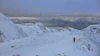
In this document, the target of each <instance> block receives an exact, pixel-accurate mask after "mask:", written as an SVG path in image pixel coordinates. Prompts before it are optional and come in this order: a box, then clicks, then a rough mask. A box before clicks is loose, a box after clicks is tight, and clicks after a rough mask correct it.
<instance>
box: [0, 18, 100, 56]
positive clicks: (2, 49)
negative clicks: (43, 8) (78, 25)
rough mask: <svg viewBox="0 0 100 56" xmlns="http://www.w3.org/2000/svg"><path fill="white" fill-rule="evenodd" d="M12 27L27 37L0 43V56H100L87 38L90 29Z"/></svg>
mask: <svg viewBox="0 0 100 56" xmlns="http://www.w3.org/2000/svg"><path fill="white" fill-rule="evenodd" d="M0 19H1V18H0ZM2 22H3V21H2ZM14 26H16V27H18V28H19V29H21V31H22V32H23V33H24V34H25V36H27V37H23V38H18V39H15V40H10V41H8V42H3V43H1V44H0V56H100V54H99V47H98V45H96V44H95V43H96V42H95V41H92V40H91V39H90V38H89V35H90V34H89V33H88V32H89V31H90V30H89V29H88V28H90V27H87V28H86V29H88V30H86V29H84V30H77V29H74V28H66V29H65V28H64V29H60V30H59V29H56V28H48V27H45V26H44V25H43V24H41V23H36V24H17V25H15V24H14ZM0 30H2V29H1V28H0ZM15 30H16V29H14V31H15ZM6 31H8V30H6ZM94 35H95V34H94ZM98 35H99V33H98ZM14 37H16V36H14ZM74 37H75V38H76V41H75V43H74V42H73V38H74ZM93 37H94V38H95V37H96V36H93Z"/></svg>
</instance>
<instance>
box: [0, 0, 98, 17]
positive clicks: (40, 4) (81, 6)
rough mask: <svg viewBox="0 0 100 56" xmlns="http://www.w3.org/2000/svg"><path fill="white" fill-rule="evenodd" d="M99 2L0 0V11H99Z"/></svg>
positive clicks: (95, 0) (96, 0)
mask: <svg viewBox="0 0 100 56" xmlns="http://www.w3.org/2000/svg"><path fill="white" fill-rule="evenodd" d="M99 3H100V1H99V0H0V11H1V12H3V13H6V14H11V15H19V14H20V15H21V14H38V13H42V14H44V13H47V14H49V13H55V14H68V13H99V12H100V4H99Z"/></svg>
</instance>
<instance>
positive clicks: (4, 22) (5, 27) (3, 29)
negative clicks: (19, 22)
mask: <svg viewBox="0 0 100 56" xmlns="http://www.w3.org/2000/svg"><path fill="white" fill-rule="evenodd" d="M20 37H25V36H24V34H23V33H22V31H21V29H20V28H18V27H17V26H16V25H15V24H14V23H13V22H12V21H10V19H8V18H7V17H6V16H4V15H3V14H2V13H0V42H4V41H9V40H13V39H17V38H20Z"/></svg>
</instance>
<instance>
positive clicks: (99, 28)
mask: <svg viewBox="0 0 100 56" xmlns="http://www.w3.org/2000/svg"><path fill="white" fill-rule="evenodd" d="M83 31H85V33H84V35H86V36H88V38H89V39H91V40H92V41H93V42H94V43H95V44H97V45H99V46H100V24H97V25H91V26H88V27H86V28H85V29H83Z"/></svg>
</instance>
